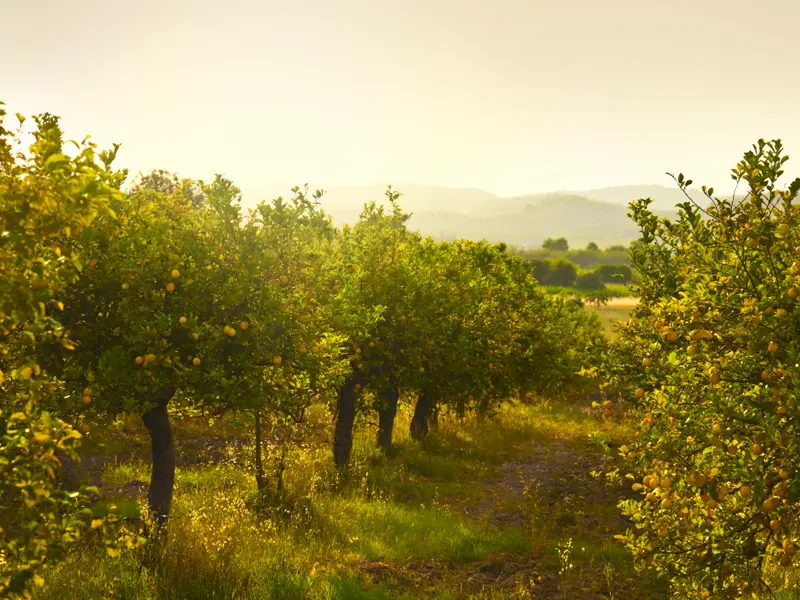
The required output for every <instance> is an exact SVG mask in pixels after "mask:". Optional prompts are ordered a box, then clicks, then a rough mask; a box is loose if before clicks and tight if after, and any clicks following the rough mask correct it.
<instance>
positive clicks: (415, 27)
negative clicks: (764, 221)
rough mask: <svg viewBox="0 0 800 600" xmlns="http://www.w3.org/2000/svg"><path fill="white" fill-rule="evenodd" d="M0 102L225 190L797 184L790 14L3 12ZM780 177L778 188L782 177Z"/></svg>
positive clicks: (86, 7)
mask: <svg viewBox="0 0 800 600" xmlns="http://www.w3.org/2000/svg"><path fill="white" fill-rule="evenodd" d="M0 23H3V32H2V35H1V36H0V99H2V100H4V101H5V102H6V104H7V105H8V106H7V108H8V110H9V112H11V113H12V114H13V113H14V112H22V113H23V114H28V115H30V114H32V113H37V112H44V111H48V112H52V113H55V114H58V115H61V116H62V120H63V124H64V127H65V129H66V132H67V134H68V135H70V136H72V137H75V138H82V137H83V136H84V135H85V134H87V133H90V134H92V136H93V138H94V139H95V141H97V142H98V143H100V144H101V145H103V146H108V145H110V144H111V143H112V142H121V143H122V149H121V151H120V160H119V161H118V165H120V166H127V167H129V168H131V169H132V171H134V172H136V171H139V170H147V169H150V168H166V169H169V170H171V171H177V172H179V173H180V174H181V175H184V176H189V177H197V178H209V177H211V176H213V174H214V173H215V172H222V173H224V174H225V175H227V176H228V177H230V178H232V179H233V180H234V181H235V182H236V183H237V184H238V185H239V186H240V187H253V186H258V185H262V184H272V183H284V182H285V183H287V184H294V183H298V184H302V183H305V182H309V183H310V184H311V185H312V187H318V186H321V185H327V186H330V185H346V184H375V183H379V184H387V183H392V184H394V185H396V186H397V185H400V184H402V183H404V182H413V183H425V184H440V185H447V186H458V187H480V188H484V189H486V190H489V191H492V192H495V193H498V194H520V193H524V192H535V191H547V190H554V189H586V188H591V187H602V186H609V185H617V184H639V183H664V184H666V183H668V179H667V178H666V176H665V175H664V171H668V170H669V171H672V170H674V171H676V172H677V171H679V170H683V171H684V172H686V173H687V174H689V175H691V176H692V177H693V179H695V180H696V181H699V182H702V183H708V184H711V185H715V186H716V187H717V188H718V189H721V188H723V186H724V185H725V184H726V181H729V178H728V175H727V174H728V169H729V168H730V167H732V166H733V165H734V164H735V163H736V161H737V160H738V159H739V158H740V156H741V154H742V153H743V152H744V151H745V150H747V149H748V148H749V147H750V145H751V144H752V143H753V142H754V141H756V140H757V139H758V138H759V137H762V136H763V137H766V138H771V137H780V138H782V139H783V140H784V143H785V145H786V146H787V148H788V152H789V154H790V155H792V154H794V155H795V156H797V159H796V160H792V161H790V162H789V163H788V165H789V169H788V172H789V174H795V175H797V174H800V104H799V103H798V102H799V100H800V81H799V80H798V78H797V73H798V71H800V36H798V35H797V26H798V23H800V2H799V1H798V0H761V1H759V2H752V1H751V0H748V1H744V0H724V1H723V0H691V1H690V0H671V1H669V2H667V1H655V0H549V1H546V2H543V1H538V0H527V1H523V0H493V1H491V2H490V1H489V0H485V1H482V2H479V1H476V0H459V1H456V0H402V1H395V0H372V1H367V0H294V1H291V2H290V1H288V0H283V1H281V2H273V1H270V0H265V1H245V0H226V1H224V2H223V1H221V0H217V1H214V2H211V1H205V0H191V1H190V0H137V1H136V2H123V1H121V0H102V1H100V0H74V1H73V2H64V1H63V0H59V1H55V0H0ZM793 164H794V168H792V165H793Z"/></svg>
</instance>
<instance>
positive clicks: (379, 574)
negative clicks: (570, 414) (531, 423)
mask: <svg viewBox="0 0 800 600" xmlns="http://www.w3.org/2000/svg"><path fill="white" fill-rule="evenodd" d="M611 463H612V459H611V458H610V457H607V456H604V454H603V453H602V452H601V451H599V449H598V448H595V447H591V446H589V445H587V444H586V443H578V442H574V441H571V440H562V439H549V440H545V441H540V440H537V441H534V442H531V444H530V448H529V451H528V452H527V453H526V454H525V455H524V456H523V457H522V458H519V459H517V460H514V461H511V462H508V463H506V464H504V465H503V466H502V467H501V468H500V471H499V474H498V475H497V476H496V477H495V478H492V479H487V480H483V481H477V482H475V483H476V485H478V486H480V487H481V489H482V494H481V500H480V501H479V502H477V503H474V504H471V505H470V504H467V505H463V504H461V503H458V502H453V503H451V504H450V507H451V510H453V511H455V512H456V513H459V512H460V513H461V514H463V515H464V517H465V518H467V519H471V520H476V521H482V522H485V523H486V524H487V526H489V527H517V528H522V529H524V530H526V531H527V532H528V533H529V534H530V535H531V539H532V542H533V552H532V553H527V554H510V553H501V554H497V555H494V556H492V557H490V558H489V559H488V560H484V561H480V562H475V563H469V564H462V565H455V564H450V563H448V562H446V561H441V560H429V561H422V562H417V563H410V564H406V565H392V564H387V563H381V562H378V563H367V562H364V563H361V565H359V568H360V570H361V571H362V572H363V573H365V574H367V575H368V576H370V577H371V578H372V579H373V580H374V581H376V582H377V581H381V580H387V579H388V580H394V581H395V582H396V583H399V584H400V585H402V586H403V587H408V588H409V589H412V590H417V591H418V592H419V593H421V594H422V596H421V597H436V595H437V594H438V593H439V592H444V591H448V590H449V591H455V590H459V591H460V592H461V593H462V594H464V595H465V597H466V596H474V597H487V598H498V597H503V598H517V599H520V600H521V599H523V598H525V599H537V600H538V599H545V598H548V599H549V598H569V599H570V600H611V599H615V600H649V599H655V598H664V597H665V596H664V595H663V593H659V592H654V591H653V590H652V589H648V588H649V587H652V586H651V585H649V584H647V583H645V582H643V581H642V580H641V579H640V578H638V577H637V576H635V575H633V574H632V572H631V570H630V567H629V565H628V564H627V560H628V559H627V557H626V556H624V555H623V552H622V550H621V549H620V547H619V545H618V543H617V542H615V541H613V536H614V535H615V534H617V533H621V532H623V531H624V530H625V528H626V526H627V523H626V522H625V520H624V519H623V517H621V516H620V515H619V513H618V511H617V509H616V504H617V502H618V500H619V498H620V496H621V495H622V494H623V493H625V492H624V490H612V489H610V488H608V487H607V486H606V485H605V484H604V482H602V481H601V480H598V479H595V478H594V477H592V475H591V472H592V471H595V470H598V471H602V470H605V469H607V468H609V467H610V466H611ZM570 541H571V549H569V550H567V544H568V543H569V542H570ZM559 545H560V546H561V549H562V552H565V551H566V552H567V553H568V554H569V560H568V561H566V563H565V562H564V561H562V560H561V559H560V558H559V554H558V547H559ZM582 549H584V550H582ZM564 564H571V565H572V567H571V568H566V569H565V568H564V567H563V565H564ZM492 594H493V595H492ZM498 594H499V595H498Z"/></svg>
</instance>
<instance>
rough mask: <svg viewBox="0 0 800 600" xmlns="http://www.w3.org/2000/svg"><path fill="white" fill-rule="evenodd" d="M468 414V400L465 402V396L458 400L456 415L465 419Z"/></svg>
mask: <svg viewBox="0 0 800 600" xmlns="http://www.w3.org/2000/svg"><path fill="white" fill-rule="evenodd" d="M466 415H467V407H466V402H464V398H459V399H458V401H457V402H456V417H457V418H458V419H459V420H460V419H463V418H464V417H465V416H466Z"/></svg>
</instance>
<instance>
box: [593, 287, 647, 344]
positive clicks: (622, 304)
mask: <svg viewBox="0 0 800 600" xmlns="http://www.w3.org/2000/svg"><path fill="white" fill-rule="evenodd" d="M638 301H639V299H638V298H632V297H626V298H611V299H610V300H609V301H608V302H607V303H606V304H604V305H600V306H593V305H588V304H587V305H586V310H589V311H594V312H596V313H597V315H598V316H599V317H600V323H601V324H602V325H603V331H604V332H605V334H606V336H607V337H609V338H610V339H614V338H615V337H616V335H617V334H616V332H615V330H614V325H615V323H619V322H620V321H627V320H628V319H629V318H630V315H631V310H632V309H633V307H634V306H636V304H637V303H638Z"/></svg>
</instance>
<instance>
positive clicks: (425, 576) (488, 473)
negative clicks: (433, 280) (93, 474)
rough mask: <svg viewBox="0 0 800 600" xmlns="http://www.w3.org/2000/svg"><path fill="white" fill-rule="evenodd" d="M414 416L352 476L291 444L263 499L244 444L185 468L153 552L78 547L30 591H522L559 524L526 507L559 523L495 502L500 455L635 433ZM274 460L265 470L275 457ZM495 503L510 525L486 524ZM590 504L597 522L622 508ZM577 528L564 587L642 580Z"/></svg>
mask: <svg viewBox="0 0 800 600" xmlns="http://www.w3.org/2000/svg"><path fill="white" fill-rule="evenodd" d="M409 417H410V414H409V411H408V410H407V409H406V410H403V411H402V412H401V414H400V415H399V417H398V421H399V422H398V424H397V431H396V444H395V447H394V449H393V450H392V451H391V452H390V453H389V454H388V455H386V454H383V453H380V452H378V451H377V450H376V449H374V447H373V440H374V432H373V431H372V428H371V427H370V426H369V425H368V424H366V423H362V424H359V428H358V432H357V436H356V440H355V447H354V452H353V459H352V464H351V467H350V470H349V473H348V474H347V476H346V477H342V476H340V474H339V473H337V472H336V470H335V469H334V468H333V467H332V466H331V460H330V450H329V448H328V447H326V446H322V445H319V444H316V443H315V444H304V443H301V444H298V445H296V446H294V447H293V448H292V449H291V451H290V452H289V455H288V468H287V471H286V479H285V482H286V490H285V492H284V493H283V494H278V493H277V492H275V491H274V490H272V491H270V492H269V493H267V494H266V495H264V496H261V497H260V496H258V495H257V494H256V492H255V480H254V476H253V469H252V465H251V464H250V459H249V454H248V452H249V450H250V449H249V448H246V449H245V452H239V453H234V452H230V453H227V454H226V455H225V456H226V457H227V458H226V459H225V460H224V461H222V462H220V463H218V464H197V465H194V466H190V467H185V468H179V469H178V470H177V476H176V488H175V498H174V503H173V507H172V513H171V514H172V519H171V521H170V526H169V536H168V540H167V543H166V546H165V548H164V549H163V554H162V555H161V556H160V558H159V559H158V560H156V561H150V560H149V559H146V557H145V555H140V554H136V553H128V554H124V555H123V556H122V558H119V559H111V558H109V557H107V556H105V554H104V553H103V551H102V548H95V547H92V546H91V545H84V546H81V547H79V548H77V549H75V550H73V551H72V552H71V554H70V555H69V557H68V558H67V560H66V561H65V562H63V563H62V564H60V565H59V566H56V567H54V568H52V569H50V570H49V571H48V572H46V573H45V579H46V582H47V583H46V586H45V587H44V588H43V589H41V590H38V591H37V592H36V594H35V598H36V599H38V600H50V599H53V600H55V599H56V598H57V599H59V600H70V599H73V598H74V599H78V598H80V599H93V598H116V599H126V600H127V599H130V600H155V599H162V598H163V599H169V600H171V599H175V600H177V599H195V598H197V599H200V598H203V599H208V598H241V599H261V598H267V599H269V598H276V599H278V598H280V599H293V598H297V599H306V598H307V599H325V600H338V599H342V600H345V599H360V598H363V599H370V600H371V599H386V600H401V599H412V598H447V599H452V600H457V599H475V600H478V599H481V600H495V599H500V598H528V597H530V589H531V588H530V586H532V585H535V582H533V583H532V581H533V580H532V579H531V577H533V574H532V573H533V571H532V570H531V569H532V567H528V566H525V565H526V564H527V563H525V561H526V560H528V559H527V558H526V557H534V562H535V564H536V565H537V566H536V568H537V569H539V573H541V572H542V570H544V571H545V572H548V571H549V572H550V573H557V572H558V555H557V548H558V546H559V544H563V543H564V540H565V538H564V534H563V532H558V531H555V530H553V531H549V532H547V533H546V534H545V533H544V532H545V529H544V528H540V529H536V528H535V527H534V519H533V517H534V515H535V514H539V515H541V516H542V517H543V519H544V521H552V520H553V518H552V517H553V514H552V512H549V511H552V509H551V508H547V506H546V505H545V504H537V502H538V501H537V500H536V498H535V496H533V495H530V496H526V497H525V499H524V500H523V499H522V498H514V497H510V498H505V497H499V496H496V493H497V491H498V489H499V488H496V487H492V486H493V485H494V484H492V483H491V482H492V481H493V480H496V479H497V478H498V477H499V476H500V475H501V467H502V466H503V465H504V464H505V463H507V462H508V461H512V460H524V459H525V457H526V455H527V453H529V452H530V449H531V447H532V445H536V446H542V447H543V446H546V445H548V444H551V443H569V444H572V445H574V448H575V451H576V452H579V453H580V452H584V451H586V452H590V451H598V448H599V446H598V445H593V444H592V443H591V442H590V441H589V440H590V437H592V436H594V437H597V436H600V437H602V438H603V439H604V440H610V441H621V440H623V439H624V438H625V436H626V435H628V433H629V430H628V428H627V425H625V424H621V423H613V422H609V421H602V420H599V419H597V418H595V417H591V416H588V415H585V414H582V413H580V412H579V411H576V410H573V409H572V408H571V407H566V406H548V405H543V404H542V405H537V406H521V405H514V406H510V405H509V406H505V407H504V408H503V410H502V411H501V413H500V415H499V416H498V418H497V419H496V420H494V421H491V422H487V423H485V424H483V425H481V424H478V423H477V422H475V421H467V422H462V423H459V422H458V421H456V420H455V419H454V418H452V417H448V416H444V417H443V418H442V420H441V424H440V427H439V428H438V430H435V431H433V432H432V433H431V434H430V435H429V437H428V438H427V439H426V440H425V441H424V442H422V443H417V442H415V441H412V440H410V439H409V437H408V434H407V431H408V422H409ZM311 419H312V420H316V421H317V422H316V423H312V429H313V427H314V426H320V427H321V426H322V425H325V426H329V425H327V424H329V423H330V415H328V414H327V413H323V412H319V414H316V415H315V414H312V415H311ZM176 429H177V430H178V432H179V433H180V427H177V428H176ZM184 433H186V434H187V435H191V436H195V437H197V436H204V435H205V436H209V435H211V434H213V431H209V430H206V431H203V430H200V429H192V430H191V431H190V432H184ZM570 447H572V446H570ZM273 454H274V452H273V453H271V454H269V455H270V456H272V455H273ZM267 466H268V472H270V473H271V472H274V468H275V464H274V462H269V464H268V465H267ZM102 475H103V479H104V481H105V482H106V483H107V484H109V485H113V486H119V487H120V488H124V486H125V483H127V482H129V481H131V480H143V479H144V480H147V478H148V466H147V464H146V462H144V461H143V460H142V457H138V456H134V457H132V459H131V460H130V461H128V462H125V461H118V462H116V463H113V464H111V465H108V466H106V467H105V469H104V470H103V473H102ZM565 475H566V476H567V477H568V476H569V475H570V473H569V472H566V473H565ZM110 501H115V502H116V503H117V504H118V505H121V506H123V507H124V511H125V512H126V514H128V515H129V516H130V515H131V513H133V514H135V512H136V510H137V508H138V506H137V504H136V502H135V501H133V500H131V499H125V498H111V499H109V502H110ZM468 510H469V511H470V514H471V515H472V516H468V515H467V511H468ZM503 510H504V511H511V512H512V513H513V514H515V515H517V517H518V520H517V521H515V522H512V523H511V524H509V525H502V524H497V523H495V522H493V521H492V519H493V516H494V515H495V514H496V513H497V512H498V511H503ZM586 510H590V508H588V507H587V508H586ZM591 510H594V511H595V513H596V514H598V515H603V516H604V518H605V515H613V514H614V512H615V510H616V509H615V508H614V506H613V504H611V505H604V506H597V507H594V508H593V509H591ZM571 535H573V536H574V538H575V542H574V543H575V548H576V550H575V553H576V554H575V556H574V561H575V562H576V564H578V565H579V566H581V570H580V573H579V574H575V575H574V576H573V579H574V582H573V581H572V580H570V581H567V580H564V581H560V582H559V584H558V585H560V586H573V587H575V589H576V590H577V589H578V588H581V587H586V586H587V585H589V586H590V587H591V586H594V587H593V589H594V588H597V589H600V588H602V586H604V585H608V584H607V582H606V579H605V577H604V576H601V575H600V573H602V572H603V569H608V568H610V569H612V571H613V573H615V574H616V577H617V578H618V579H619V581H623V582H624V581H627V580H628V579H630V578H632V577H636V575H635V574H633V572H632V570H631V568H630V562H629V559H628V555H627V552H626V551H625V550H624V549H622V548H620V547H619V546H617V545H616V543H611V542H609V541H608V539H605V538H603V539H601V538H599V537H598V536H597V535H596V534H595V533H593V532H592V531H589V530H582V529H580V528H579V530H578V531H575V532H574V533H573V534H571ZM605 537H606V538H607V537H608V536H605ZM579 548H582V549H583V550H581V551H579V550H578V549H579ZM581 552H582V554H581ZM491 561H500V562H501V563H502V564H503V565H506V566H508V565H512V566H513V568H511V567H508V568H509V569H510V570H511V572H512V575H513V576H512V577H510V578H506V579H502V578H501V579H499V580H498V582H494V580H493V579H492V577H489V576H486V575H484V573H483V570H485V569H486V568H487V567H485V566H484V565H486V564H487V563H488V562H491ZM154 565H157V566H154ZM504 568H505V567H504ZM528 571H530V573H529V572H528ZM545 574H546V573H545ZM529 575H530V577H529ZM540 576H541V575H540ZM481 581H482V582H483V583H480V582H481ZM476 582H478V583H476ZM547 582H548V580H547V579H546V578H545V579H544V580H543V583H539V584H538V585H545V584H547ZM587 582H588V583H587ZM626 585H629V584H626ZM564 589H567V588H566V587H564ZM570 589H572V588H570ZM526 594H527V595H526ZM571 597H572V596H571ZM574 597H580V595H578V596H574ZM648 597H649V596H648Z"/></svg>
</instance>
